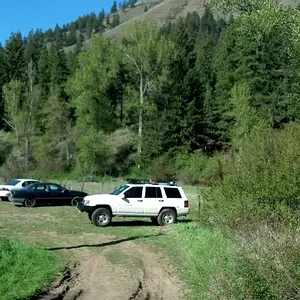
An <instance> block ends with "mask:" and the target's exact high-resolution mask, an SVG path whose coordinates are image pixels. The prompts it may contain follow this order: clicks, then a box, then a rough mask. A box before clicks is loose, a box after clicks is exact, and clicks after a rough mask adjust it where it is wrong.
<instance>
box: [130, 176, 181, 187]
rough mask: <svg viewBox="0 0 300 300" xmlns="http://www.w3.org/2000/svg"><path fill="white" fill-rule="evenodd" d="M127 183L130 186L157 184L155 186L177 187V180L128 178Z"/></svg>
mask: <svg viewBox="0 0 300 300" xmlns="http://www.w3.org/2000/svg"><path fill="white" fill-rule="evenodd" d="M127 183H129V184H155V185H172V186H173V185H177V184H176V182H175V180H172V179H168V180H151V179H150V180H149V179H135V178H127Z"/></svg>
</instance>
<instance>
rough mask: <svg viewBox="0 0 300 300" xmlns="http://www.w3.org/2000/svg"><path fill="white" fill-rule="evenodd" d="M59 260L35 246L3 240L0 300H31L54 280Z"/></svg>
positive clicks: (0, 267)
mask: <svg viewBox="0 0 300 300" xmlns="http://www.w3.org/2000/svg"><path fill="white" fill-rule="evenodd" d="M61 266H62V264H61V261H60V259H59V258H58V257H56V256H55V255H54V254H52V253H50V252H47V251H45V250H43V249H41V248H39V247H37V246H35V245H26V244H24V243H22V242H12V241H10V240H9V239H7V238H0V298H1V300H15V299H28V298H29V297H30V296H32V295H34V294H35V293H36V292H37V291H38V290H39V289H40V288H41V287H43V286H44V287H45V286H47V285H48V284H50V283H51V281H52V280H53V279H54V278H55V275H57V273H58V271H59V270H60V268H61Z"/></svg>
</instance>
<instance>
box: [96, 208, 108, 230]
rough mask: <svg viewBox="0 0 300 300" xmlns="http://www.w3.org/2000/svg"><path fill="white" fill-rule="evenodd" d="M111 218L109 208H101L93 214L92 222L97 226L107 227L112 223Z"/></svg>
mask: <svg viewBox="0 0 300 300" xmlns="http://www.w3.org/2000/svg"><path fill="white" fill-rule="evenodd" d="M111 218H112V214H111V211H110V210H109V209H107V208H104V207H100V208H97V209H96V210H95V211H94V212H93V214H92V216H91V221H92V223H93V224H94V225H96V226H100V227H105V226H107V225H108V224H109V223H110V222H111Z"/></svg>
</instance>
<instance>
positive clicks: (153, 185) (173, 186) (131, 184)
mask: <svg viewBox="0 0 300 300" xmlns="http://www.w3.org/2000/svg"><path fill="white" fill-rule="evenodd" d="M126 185H128V186H151V187H160V186H161V187H170V188H178V187H179V186H178V185H169V184H152V183H135V184H134V183H127V184H126Z"/></svg>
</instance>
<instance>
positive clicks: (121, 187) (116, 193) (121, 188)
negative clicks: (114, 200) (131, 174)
mask: <svg viewBox="0 0 300 300" xmlns="http://www.w3.org/2000/svg"><path fill="white" fill-rule="evenodd" d="M128 187H129V185H126V184H125V185H122V186H120V187H119V188H117V189H116V190H115V191H113V192H112V193H111V194H112V195H119V194H121V193H122V192H123V191H125V190H126V189H127V188H128Z"/></svg>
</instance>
